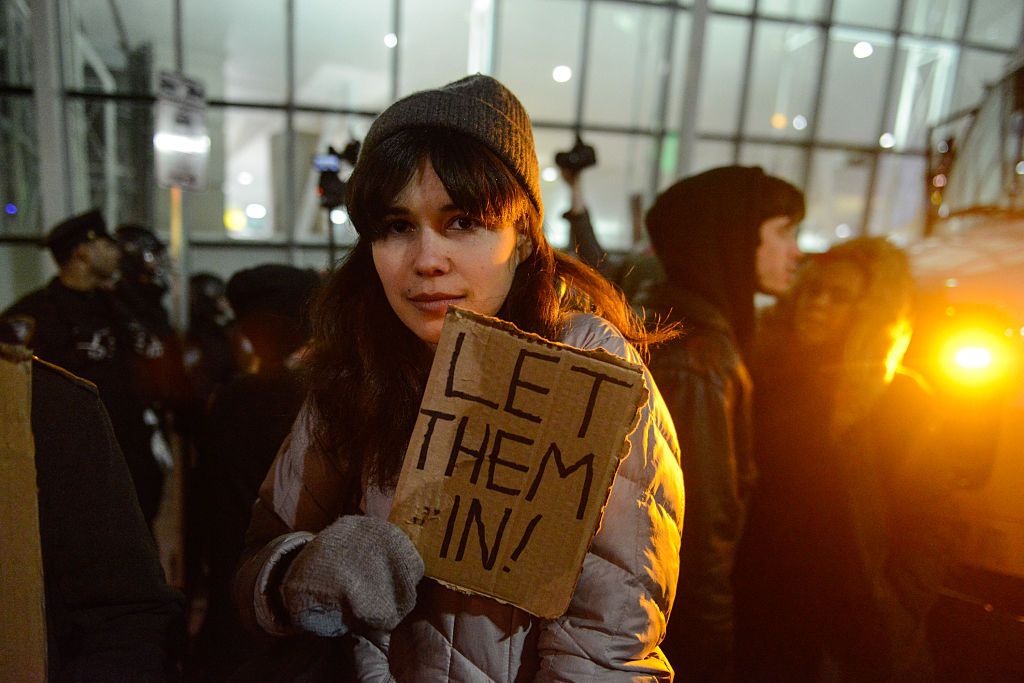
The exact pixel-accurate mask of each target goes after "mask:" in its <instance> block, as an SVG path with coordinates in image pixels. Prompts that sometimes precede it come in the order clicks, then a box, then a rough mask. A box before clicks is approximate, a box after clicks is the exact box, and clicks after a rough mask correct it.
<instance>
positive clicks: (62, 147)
mask: <svg viewBox="0 0 1024 683" xmlns="http://www.w3.org/2000/svg"><path fill="white" fill-rule="evenodd" d="M58 12H59V7H58V3H57V0H41V1H40V2H34V3H32V19H31V21H32V61H33V63H34V65H35V66H34V68H33V78H34V79H35V83H34V84H33V85H34V87H33V104H34V105H35V111H36V143H37V145H38V149H39V160H40V164H39V181H40V187H48V188H55V189H56V190H57V191H55V192H52V193H47V200H46V201H44V202H40V204H41V209H42V216H43V229H44V230H45V229H47V227H48V226H51V225H54V224H55V223H57V222H58V221H60V220H62V219H63V218H65V217H67V216H68V214H70V213H71V205H70V202H69V199H70V197H71V177H70V176H69V174H68V157H67V126H66V122H65V111H64V93H63V78H62V75H61V74H62V72H61V53H60V46H61V40H60V36H61V32H60V22H59V21H58Z"/></svg>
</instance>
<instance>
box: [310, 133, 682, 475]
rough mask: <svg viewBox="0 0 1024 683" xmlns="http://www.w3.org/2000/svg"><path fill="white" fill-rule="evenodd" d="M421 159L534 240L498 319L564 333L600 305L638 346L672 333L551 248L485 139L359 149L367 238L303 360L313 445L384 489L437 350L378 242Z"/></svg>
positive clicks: (416, 138)
mask: <svg viewBox="0 0 1024 683" xmlns="http://www.w3.org/2000/svg"><path fill="white" fill-rule="evenodd" d="M426 160H429V161H430V163H431V165H432V166H433V168H434V171H435V172H436V173H437V175H438V177H439V178H440V180H441V182H442V184H443V185H444V186H445V189H446V190H447V191H448V194H449V195H450V196H451V198H452V201H453V202H455V204H456V205H458V206H459V207H460V208H461V209H462V210H464V211H466V212H467V213H469V214H471V215H476V216H481V217H483V218H484V219H485V222H488V221H490V222H494V221H500V222H502V223H505V224H508V223H511V224H513V225H515V227H516V230H517V231H518V232H520V233H522V234H524V235H526V237H527V238H528V239H529V241H530V244H531V246H532V251H531V253H530V255H529V256H528V257H527V258H525V259H524V260H523V261H522V263H520V264H519V267H518V268H517V269H516V273H515V275H514V277H513V282H512V286H511V288H510V291H509V294H508V297H507V298H506V300H505V304H504V306H503V307H502V308H501V310H500V311H499V312H498V314H497V315H498V317H500V318H502V319H504V320H507V321H509V322H511V323H513V324H515V325H516V326H518V327H519V328H520V329H523V330H525V331H528V332H533V333H536V334H539V335H541V336H543V337H546V338H548V339H557V338H558V336H559V335H560V333H561V331H562V328H563V326H564V325H565V323H566V320H567V314H568V313H570V312H572V311H588V312H593V313H595V314H596V315H600V316H601V317H603V318H605V319H606V320H608V321H609V322H610V323H612V324H613V325H614V326H615V327H616V328H618V329H619V330H620V331H621V332H622V334H623V335H624V336H625V337H626V338H627V339H628V340H629V341H631V342H632V343H634V344H635V345H637V347H638V348H639V349H640V350H641V352H643V351H644V350H645V349H646V344H647V343H649V342H653V341H660V340H661V339H662V338H665V337H667V336H669V335H670V334H671V333H670V332H667V331H654V332H648V331H647V330H645V329H644V327H643V323H642V322H641V321H640V319H639V318H638V317H637V316H635V314H633V312H632V310H631V309H630V308H629V306H628V305H627V303H626V301H625V299H624V298H623V297H622V295H621V293H619V292H618V290H616V289H615V288H614V287H612V286H611V285H610V284H609V283H608V282H607V281H606V280H605V279H603V278H602V277H601V276H600V275H599V274H598V273H597V272H596V271H594V270H592V269H590V268H589V267H587V266H585V265H583V264H582V263H580V262H578V261H576V260H575V259H572V258H570V257H569V256H566V255H564V254H561V253H558V252H556V251H555V250H554V249H552V247H551V245H550V244H549V243H548V242H547V239H546V238H545V237H544V233H543V228H542V225H541V220H540V216H539V212H538V210H537V208H536V207H535V206H534V205H533V203H532V202H531V201H530V199H529V196H528V195H527V193H526V191H525V190H524V188H523V186H522V185H521V183H520V182H519V181H518V180H517V179H516V177H515V175H513V174H512V173H511V172H510V171H509V169H508V167H507V166H506V165H505V164H503V163H502V162H501V160H500V158H499V157H497V156H496V155H495V154H494V153H493V152H492V151H491V150H490V149H488V148H487V147H486V146H485V145H483V144H482V143H480V142H478V141H476V140H474V139H472V138H470V137H468V136H466V135H463V134H461V133H458V132H453V131H451V130H446V129H441V128H422V127H421V128H407V129H403V130H400V131H398V132H396V133H395V134H393V135H391V136H390V137H388V138H386V139H385V140H382V141H380V143H379V144H376V145H375V146H374V147H373V148H372V149H371V150H370V152H369V153H368V154H367V156H365V157H361V158H360V160H359V164H358V165H357V166H356V169H355V170H354V172H353V174H352V176H351V177H350V178H349V181H348V201H347V206H348V210H349V216H350V217H351V218H352V221H353V224H354V225H355V226H356V229H357V231H358V232H359V234H360V238H359V241H358V242H357V243H356V245H355V247H354V248H353V250H352V252H351V253H350V254H349V255H348V257H347V258H346V259H345V261H344V262H343V263H342V265H341V266H340V267H339V268H338V269H336V270H335V271H334V272H333V273H331V275H330V276H329V278H328V280H327V282H326V284H325V286H324V287H323V288H322V289H321V290H320V292H319V296H318V297H317V298H316V300H315V301H314V304H313V315H312V317H313V338H312V343H311V349H310V355H309V364H308V370H309V374H308V376H309V386H310V400H311V408H312V409H313V410H314V413H315V416H316V419H315V420H314V424H315V427H314V433H313V437H314V439H315V440H316V442H317V444H318V446H319V447H320V448H321V449H323V450H324V452H325V453H328V454H330V455H331V457H332V458H333V459H334V460H335V461H336V462H338V464H339V466H341V467H345V468H349V471H350V472H352V473H366V474H368V475H369V476H370V477H371V478H372V480H373V481H375V482H377V483H378V484H379V485H381V486H385V485H387V484H388V483H390V482H392V481H393V480H394V478H395V477H397V475H398V472H399V470H400V468H401V463H402V459H403V457H404V455H405V449H406V445H407V442H408V438H409V435H410V434H411V433H412V429H413V426H414V424H415V420H416V414H417V411H418V409H419V404H420V400H421V398H422V395H423V390H424V388H425V386H426V380H427V375H428V374H429V370H430V362H431V353H430V351H429V350H428V348H427V347H426V345H425V344H423V343H422V342H421V341H420V340H419V339H418V338H417V337H416V335H415V334H413V332H411V331H410V330H409V329H408V328H406V327H405V325H404V324H403V323H402V322H401V321H400V320H399V318H398V316H397V315H395V313H394V311H393V310H392V309H391V306H390V304H389V303H388V301H387V299H386V297H385V295H384V289H383V285H382V284H381V281H380V278H379V276H378V275H377V271H376V269H375V267H374V264H373V258H372V253H371V245H372V243H373V241H374V240H376V239H379V238H380V237H381V236H382V235H383V230H384V224H383V218H384V216H385V213H386V212H387V211H388V209H389V208H390V207H391V205H392V202H393V201H394V199H395V197H396V196H397V195H398V194H399V192H401V190H402V189H403V188H404V187H405V186H406V184H407V183H408V182H409V181H410V180H411V179H412V178H413V177H414V175H415V173H416V171H417V170H418V169H420V168H421V166H422V164H423V162H424V161H426ZM341 454H344V457H343V459H342V457H341Z"/></svg>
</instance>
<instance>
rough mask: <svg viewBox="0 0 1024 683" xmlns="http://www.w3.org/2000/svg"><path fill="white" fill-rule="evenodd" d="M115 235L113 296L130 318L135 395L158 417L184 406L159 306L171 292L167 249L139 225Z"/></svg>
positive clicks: (181, 380) (178, 348) (176, 347)
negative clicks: (117, 255) (117, 259)
mask: <svg viewBox="0 0 1024 683" xmlns="http://www.w3.org/2000/svg"><path fill="white" fill-rule="evenodd" d="M114 234H115V235H116V237H117V243H118V247H119V248H120V249H121V277H120V279H118V281H117V285H116V287H115V290H114V291H115V294H116V295H117V298H118V301H119V302H120V303H121V304H122V306H124V308H125V310H126V311H127V313H128V315H129V316H130V319H129V323H128V329H129V333H130V336H131V341H132V348H133V351H134V352H135V372H134V373H133V380H134V383H135V386H136V390H137V391H138V393H139V396H140V398H141V399H142V401H143V402H144V403H147V404H148V405H152V406H153V407H154V410H156V411H157V412H160V411H168V410H170V409H172V408H174V407H178V406H180V405H181V403H182V402H183V401H184V400H185V393H186V380H185V370H184V367H183V365H182V344H181V341H180V340H179V338H178V334H177V332H176V331H175V330H174V327H173V326H172V325H171V318H170V316H169V315H168V312H167V308H166V307H165V306H164V297H165V296H166V294H167V291H168V289H169V288H170V279H169V278H170V261H169V256H168V254H167V248H166V247H165V246H164V244H163V242H161V241H160V239H159V238H158V237H157V236H156V234H155V233H154V232H153V231H152V230H150V229H149V228H146V227H144V226H141V225H135V224H124V225H121V226H118V228H117V230H116V231H115V233H114ZM161 417H162V418H163V417H164V416H163V415H161Z"/></svg>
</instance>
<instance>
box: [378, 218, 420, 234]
mask: <svg viewBox="0 0 1024 683" xmlns="http://www.w3.org/2000/svg"><path fill="white" fill-rule="evenodd" d="M413 229H414V228H413V225H412V223H409V222H408V221H390V222H388V223H386V224H385V225H384V236H385V237H386V236H388V235H406V234H408V233H410V232H412V231H413Z"/></svg>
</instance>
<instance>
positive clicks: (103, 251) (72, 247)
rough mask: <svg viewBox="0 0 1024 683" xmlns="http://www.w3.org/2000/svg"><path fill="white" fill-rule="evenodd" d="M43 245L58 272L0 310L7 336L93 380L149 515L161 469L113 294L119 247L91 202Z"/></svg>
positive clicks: (157, 500) (124, 319)
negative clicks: (133, 383)
mask: <svg viewBox="0 0 1024 683" xmlns="http://www.w3.org/2000/svg"><path fill="white" fill-rule="evenodd" d="M43 246H45V247H47V248H48V249H49V250H50V253H51V254H52V255H53V258H54V260H55V261H56V262H57V267H58V268H59V269H60V272H59V273H58V274H57V276H56V277H54V278H53V279H52V280H51V281H50V282H49V283H48V284H47V285H46V286H45V287H42V288H41V289H38V290H36V291H34V292H31V293H29V294H27V295H26V296H24V297H22V298H21V299H19V300H18V301H17V302H15V303H14V305H13V306H11V307H10V308H8V309H7V310H6V311H4V312H3V314H0V318H2V319H3V321H4V323H5V326H6V327H7V329H8V334H7V335H5V336H8V337H10V336H14V337H16V341H18V342H20V343H23V344H24V345H25V346H28V347H30V348H31V349H32V350H33V352H34V353H35V355H36V356H38V357H39V358H42V359H43V360H46V361H49V362H50V363H53V364H55V365H59V366H61V367H63V368H65V369H66V370H69V371H70V372H72V373H74V374H76V375H78V376H80V377H83V378H85V379H87V380H89V381H91V382H93V383H94V384H95V385H96V387H97V388H98V390H99V393H100V398H101V399H102V400H103V403H104V405H105V406H106V408H107V412H108V413H109V414H110V418H111V422H112V423H113V427H114V433H115V434H116V435H117V440H118V442H119V443H120V445H121V450H122V451H123V452H124V456H125V460H126V461H127V464H128V469H129V470H130V472H131V475H132V480H133V483H134V484H135V489H136V493H137V494H138V498H139V504H140V505H141V507H142V512H143V515H144V516H145V518H146V521H147V523H152V521H153V518H154V517H155V516H156V513H157V509H158V508H159V505H160V495H161V490H162V487H163V472H162V471H161V470H160V467H159V466H158V464H157V462H156V461H155V460H154V458H153V452H152V447H151V443H150V439H151V435H152V430H151V427H150V426H148V425H147V424H146V423H145V421H144V417H143V410H144V407H143V406H142V405H141V404H140V402H139V401H138V400H136V398H135V396H134V395H133V391H132V386H131V372H130V368H131V353H132V350H131V338H130V336H129V334H128V329H127V328H128V319H127V316H126V315H125V313H124V311H123V309H122V308H121V307H120V306H119V305H118V303H117V302H116V300H115V298H114V296H113V294H112V289H113V287H114V283H115V281H116V279H117V277H118V266H119V262H120V251H119V250H118V247H117V244H116V243H115V241H114V240H113V238H112V237H111V236H110V234H109V233H108V232H107V226H106V222H105V221H104V219H103V216H102V214H100V212H99V211H98V210H96V209H94V210H91V211H87V212H86V213H83V214H79V215H77V216H72V217H71V218H68V219H67V220H65V221H63V222H61V223H58V224H57V225H56V226H54V227H53V228H52V229H51V230H50V232H49V233H48V234H47V236H46V237H45V239H44V240H43ZM12 332H13V334H11V333H12Z"/></svg>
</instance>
